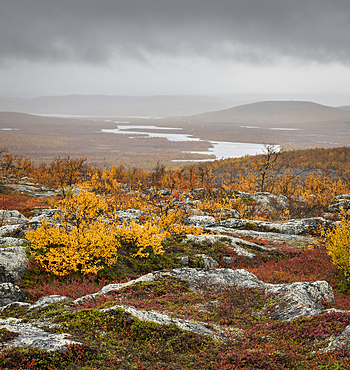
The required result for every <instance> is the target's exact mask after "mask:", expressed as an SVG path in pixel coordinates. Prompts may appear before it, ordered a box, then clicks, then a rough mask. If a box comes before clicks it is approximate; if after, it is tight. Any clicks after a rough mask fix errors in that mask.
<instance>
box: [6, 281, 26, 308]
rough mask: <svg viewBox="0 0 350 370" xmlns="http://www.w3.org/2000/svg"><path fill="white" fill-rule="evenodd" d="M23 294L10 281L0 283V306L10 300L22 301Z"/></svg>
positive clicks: (10, 301)
mask: <svg viewBox="0 0 350 370" xmlns="http://www.w3.org/2000/svg"><path fill="white" fill-rule="evenodd" d="M24 299H25V294H24V292H22V290H21V289H20V288H19V287H18V286H17V285H14V284H12V283H2V284H0V306H6V305H8V304H9V303H12V302H24Z"/></svg>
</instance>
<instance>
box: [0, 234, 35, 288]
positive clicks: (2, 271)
mask: <svg viewBox="0 0 350 370" xmlns="http://www.w3.org/2000/svg"><path fill="white" fill-rule="evenodd" d="M19 240H21V239H19ZM28 270H29V260H28V258H27V255H26V248H25V247H7V248H0V283H13V284H16V283H18V282H20V281H21V279H22V278H23V275H24V274H25V273H26V271H28Z"/></svg>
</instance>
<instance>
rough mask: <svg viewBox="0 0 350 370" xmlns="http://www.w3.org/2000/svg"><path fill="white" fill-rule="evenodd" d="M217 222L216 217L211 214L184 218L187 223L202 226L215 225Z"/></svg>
mask: <svg viewBox="0 0 350 370" xmlns="http://www.w3.org/2000/svg"><path fill="white" fill-rule="evenodd" d="M215 223H216V221H215V218H214V217H211V216H190V217H187V218H185V220H184V224H185V225H194V226H200V227H209V226H213V225H214V224H215Z"/></svg>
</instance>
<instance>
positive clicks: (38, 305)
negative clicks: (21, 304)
mask: <svg viewBox="0 0 350 370" xmlns="http://www.w3.org/2000/svg"><path fill="white" fill-rule="evenodd" d="M62 301H72V298H69V297H66V296H62V295H57V294H53V295H47V296H45V297H41V298H40V299H39V300H37V301H36V302H35V303H33V304H32V305H30V306H29V307H28V311H34V310H41V309H42V308H44V307H46V306H48V305H50V304H52V303H57V302H62Z"/></svg>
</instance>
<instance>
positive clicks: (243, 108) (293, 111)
mask: <svg viewBox="0 0 350 370" xmlns="http://www.w3.org/2000/svg"><path fill="white" fill-rule="evenodd" d="M191 120H192V122H196V121H198V122H202V121H203V122H208V121H211V122H213V123H214V122H241V123H247V124H248V123H254V124H263V123H278V124H280V123H282V124H285V123H291V124H293V123H296V124H302V123H308V122H330V121H340V120H350V112H347V111H345V110H343V109H339V108H332V107H328V106H325V105H321V104H317V103H313V102H304V101H266V102H258V103H252V104H245V105H240V106H238V107H233V108H229V109H224V110H220V111H216V112H210V113H203V114H199V115H196V116H194V117H192V119H191Z"/></svg>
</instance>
